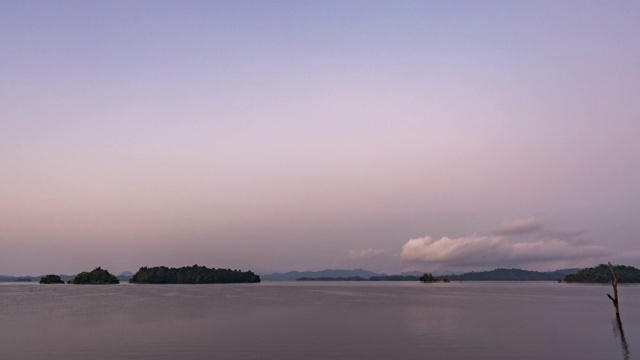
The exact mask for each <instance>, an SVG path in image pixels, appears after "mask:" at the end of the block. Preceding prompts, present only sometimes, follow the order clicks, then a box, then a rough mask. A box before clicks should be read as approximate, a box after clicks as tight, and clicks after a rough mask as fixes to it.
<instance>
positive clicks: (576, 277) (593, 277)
mask: <svg viewBox="0 0 640 360" xmlns="http://www.w3.org/2000/svg"><path fill="white" fill-rule="evenodd" d="M613 271H615V273H616V275H617V276H618V282H619V283H640V270H638V269H636V268H635V267H633V266H625V265H616V266H614V267H613ZM611 280H613V275H612V274H611V269H610V268H609V266H608V265H605V264H600V265H598V266H596V267H592V268H586V269H583V270H580V271H578V272H577V273H575V274H570V275H567V276H565V277H564V281H565V282H575V283H609V282H611Z"/></svg>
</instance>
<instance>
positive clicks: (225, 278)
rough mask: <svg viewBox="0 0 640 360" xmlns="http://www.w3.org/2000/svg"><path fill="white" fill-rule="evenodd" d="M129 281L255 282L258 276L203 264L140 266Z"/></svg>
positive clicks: (145, 282)
mask: <svg viewBox="0 0 640 360" xmlns="http://www.w3.org/2000/svg"><path fill="white" fill-rule="evenodd" d="M129 282H130V283H136V284H216V283H221V284H227V283H257V282H260V276H258V275H256V274H254V273H253V272H251V271H240V270H230V269H215V268H212V269H209V268H207V267H205V266H198V265H193V266H184V267H181V268H168V267H166V266H158V267H151V268H148V267H146V266H145V267H141V268H140V270H138V272H136V273H135V274H134V275H133V277H131V280H129Z"/></svg>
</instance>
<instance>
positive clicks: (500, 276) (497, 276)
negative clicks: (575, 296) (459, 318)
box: [435, 269, 578, 281]
mask: <svg viewBox="0 0 640 360" xmlns="http://www.w3.org/2000/svg"><path fill="white" fill-rule="evenodd" d="M577 271H578V269H565V270H556V271H547V272H541V271H529V270H522V269H495V270H491V271H480V272H469V273H465V274H460V275H446V276H436V277H435V278H436V279H445V278H446V279H449V280H451V281H556V280H559V279H562V278H564V277H565V276H566V275H567V274H571V273H575V272H577Z"/></svg>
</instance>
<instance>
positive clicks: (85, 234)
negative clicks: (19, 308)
mask: <svg viewBox="0 0 640 360" xmlns="http://www.w3.org/2000/svg"><path fill="white" fill-rule="evenodd" d="M638 34H640V2H637V1H606V2H605V1H571V0H567V1H349V0H347V1H267V0H265V1H146V0H142V1H117V0H116V1H72V0H70V1H28V0H0V274H6V275H12V274H13V275H37V274H45V273H59V274H73V273H77V272H80V271H88V270H91V269H93V268H94V267H96V266H102V267H103V268H107V269H108V270H109V271H111V272H112V273H119V272H121V271H136V270H137V269H138V268H139V267H141V266H158V265H166V266H184V265H193V264H199V265H205V266H209V267H222V268H233V269H242V270H253V271H255V272H258V273H270V272H286V271H291V270H321V269H325V268H342V269H353V268H365V269H368V270H373V271H378V272H385V273H389V274H392V273H400V272H403V271H425V272H426V271H429V272H438V271H456V272H458V271H469V270H488V269H493V268H497V267H507V268H511V267H516V268H524V269H530V270H555V269H559V268H569V267H588V266H595V265H597V264H600V263H606V262H607V261H611V262H613V263H622V264H626V265H633V266H640V246H639V242H638V234H640V190H639V187H640V36H638Z"/></svg>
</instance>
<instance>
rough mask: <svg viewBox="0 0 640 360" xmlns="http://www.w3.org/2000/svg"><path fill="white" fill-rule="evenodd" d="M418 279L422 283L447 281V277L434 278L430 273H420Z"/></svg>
mask: <svg viewBox="0 0 640 360" xmlns="http://www.w3.org/2000/svg"><path fill="white" fill-rule="evenodd" d="M418 280H420V281H422V282H423V283H425V284H426V283H434V282H445V283H448V282H449V279H447V278H436V277H435V276H433V275H431V273H426V274H424V275H422V276H421V277H420V279H418Z"/></svg>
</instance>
